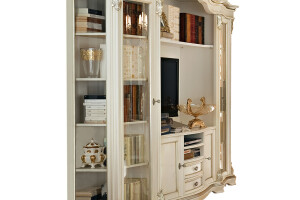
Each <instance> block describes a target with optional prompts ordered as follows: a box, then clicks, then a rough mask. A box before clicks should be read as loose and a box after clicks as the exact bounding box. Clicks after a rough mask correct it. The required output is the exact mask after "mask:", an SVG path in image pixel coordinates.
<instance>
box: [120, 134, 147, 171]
mask: <svg viewBox="0 0 300 200" xmlns="http://www.w3.org/2000/svg"><path fill="white" fill-rule="evenodd" d="M144 144H145V143H144V135H125V138H124V158H125V163H126V166H130V165H134V164H139V163H143V162H144Z"/></svg>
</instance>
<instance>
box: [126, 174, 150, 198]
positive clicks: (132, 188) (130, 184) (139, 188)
mask: <svg viewBox="0 0 300 200" xmlns="http://www.w3.org/2000/svg"><path fill="white" fill-rule="evenodd" d="M147 199H148V195H147V179H146V178H125V180H124V200H147Z"/></svg>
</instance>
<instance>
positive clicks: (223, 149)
mask: <svg viewBox="0 0 300 200" xmlns="http://www.w3.org/2000/svg"><path fill="white" fill-rule="evenodd" d="M220 44H221V46H220V60H219V62H220V63H219V66H220V68H219V69H220V71H219V72H220V104H221V105H220V169H221V170H223V171H226V132H227V130H226V128H227V126H226V123H227V122H226V120H227V119H226V111H227V108H226V84H227V82H226V75H227V72H226V24H223V25H222V29H221V31H220Z"/></svg>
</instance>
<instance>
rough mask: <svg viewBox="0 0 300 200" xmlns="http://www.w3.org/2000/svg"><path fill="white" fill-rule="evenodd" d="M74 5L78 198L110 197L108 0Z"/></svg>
mask: <svg viewBox="0 0 300 200" xmlns="http://www.w3.org/2000/svg"><path fill="white" fill-rule="evenodd" d="M74 2H75V8H74V12H75V13H74V21H75V39H74V40H75V41H74V43H75V49H74V53H75V89H76V94H75V116H76V119H75V122H76V128H75V167H76V177H75V187H76V188H75V190H76V198H79V197H84V196H86V195H87V194H92V195H93V196H97V197H99V196H102V195H103V196H106V194H105V193H107V187H106V186H105V185H107V166H106V158H107V155H106V152H107V149H106V148H107V145H106V144H107V141H106V137H107V131H106V113H107V109H106V77H107V75H106V60H107V58H106V55H107V53H106V37H105V12H106V1H105V0H75V1H74ZM101 188H103V190H102V193H101ZM97 197H94V198H97ZM103 198H105V197H103Z"/></svg>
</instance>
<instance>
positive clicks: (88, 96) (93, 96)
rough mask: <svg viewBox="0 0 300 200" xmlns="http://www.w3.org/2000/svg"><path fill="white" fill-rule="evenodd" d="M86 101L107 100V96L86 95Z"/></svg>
mask: <svg viewBox="0 0 300 200" xmlns="http://www.w3.org/2000/svg"><path fill="white" fill-rule="evenodd" d="M83 98H84V99H106V95H84V96H83Z"/></svg>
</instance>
